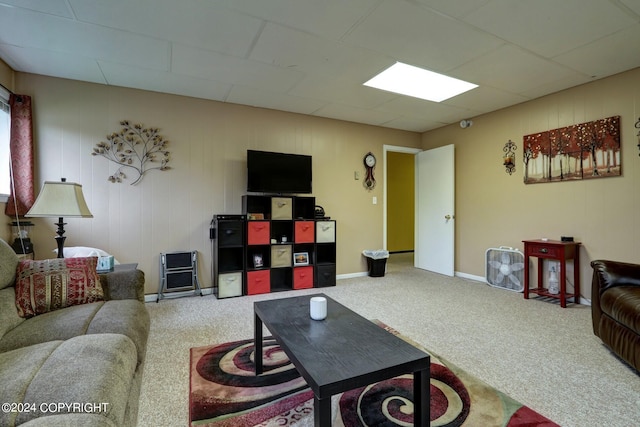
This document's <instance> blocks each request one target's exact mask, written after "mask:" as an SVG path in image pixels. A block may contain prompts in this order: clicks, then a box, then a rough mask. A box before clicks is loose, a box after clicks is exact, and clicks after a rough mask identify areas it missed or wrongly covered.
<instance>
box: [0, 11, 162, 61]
mask: <svg viewBox="0 0 640 427" xmlns="http://www.w3.org/2000/svg"><path fill="white" fill-rule="evenodd" d="M0 12H2V13H0V28H2V34H1V35H0V42H2V43H5V44H11V45H15V46H21V47H32V48H41V49H47V50H50V51H52V53H54V52H59V53H64V54H73V55H78V56H84V57H86V58H94V59H103V60H108V61H112V62H120V63H124V64H133V65H138V66H142V67H146V68H153V69H165V70H166V69H168V65H169V44H168V43H167V42H162V41H159V40H156V39H153V38H150V37H143V36H138V35H135V34H131V33H128V32H122V31H117V30H112V29H110V28H105V27H101V26H98V25H91V24H84V23H79V22H77V21H72V20H69V19H64V18H59V17H55V16H52V15H43V14H41V13H37V12H31V11H27V10H24V9H18V8H11V7H2V6H0ZM34 28H37V31H33V29H34Z"/></svg>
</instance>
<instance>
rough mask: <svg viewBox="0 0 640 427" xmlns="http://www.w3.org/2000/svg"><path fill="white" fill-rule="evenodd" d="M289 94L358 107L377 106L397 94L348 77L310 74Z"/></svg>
mask: <svg viewBox="0 0 640 427" xmlns="http://www.w3.org/2000/svg"><path fill="white" fill-rule="evenodd" d="M289 94H291V95H295V96H299V97H302V98H314V99H320V100H323V101H326V102H337V103H339V104H344V105H350V106H353V107H356V108H375V107H376V106H378V105H380V104H382V103H384V102H387V101H389V100H390V99H393V98H395V97H396V96H397V95H396V94H392V93H390V92H385V91H382V90H379V89H373V88H370V87H366V86H363V85H362V83H360V82H355V83H354V81H353V79H351V78H348V77H344V76H341V77H336V78H324V77H323V76H308V77H306V78H305V79H303V80H302V81H301V82H300V83H299V84H298V85H296V87H295V88H293V89H291V90H290V91H289Z"/></svg>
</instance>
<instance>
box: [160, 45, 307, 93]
mask: <svg viewBox="0 0 640 427" xmlns="http://www.w3.org/2000/svg"><path fill="white" fill-rule="evenodd" d="M171 70H172V72H174V73H177V74H182V75H186V76H192V77H198V78H203V79H208V80H213V81H217V82H221V83H227V84H238V85H243V86H249V87H255V88H270V89H271V90H275V91H283V92H286V91H287V90H289V89H290V88H291V87H292V86H293V85H295V84H296V82H298V81H299V80H300V79H301V78H302V75H303V74H302V73H300V72H298V71H295V70H290V69H285V68H278V67H276V66H272V65H268V64H264V63H261V62H258V61H251V60H248V59H243V58H238V57H235V56H230V55H222V54H220V53H217V52H211V51H207V50H203V49H197V48H192V47H190V46H183V45H177V44H176V45H174V46H173V50H172V65H171Z"/></svg>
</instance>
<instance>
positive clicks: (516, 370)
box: [138, 255, 640, 427]
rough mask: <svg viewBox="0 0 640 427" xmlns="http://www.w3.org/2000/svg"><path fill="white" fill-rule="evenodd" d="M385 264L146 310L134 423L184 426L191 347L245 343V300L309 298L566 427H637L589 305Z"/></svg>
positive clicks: (637, 403) (638, 406)
mask: <svg viewBox="0 0 640 427" xmlns="http://www.w3.org/2000/svg"><path fill="white" fill-rule="evenodd" d="M395 258H396V257H395V256H394V255H392V256H391V258H390V260H389V262H388V269H387V273H386V274H385V276H384V277H379V278H372V277H357V278H353V279H345V280H339V281H338V285H337V286H335V287H331V288H323V289H313V290H303V291H294V292H286V293H276V294H268V295H257V296H251V297H240V298H230V299H223V300H216V299H215V297H213V296H211V295H209V296H204V297H190V298H180V299H166V300H163V301H161V302H160V303H159V304H156V303H150V304H148V308H149V312H150V314H151V319H152V321H151V335H150V338H149V344H148V353H147V359H146V366H145V373H144V377H143V383H142V392H141V399H140V412H139V418H138V419H139V425H140V426H185V425H188V422H189V407H188V401H189V349H190V348H191V347H199V346H205V345H209V344H212V343H222V342H228V341H234V340H242V339H246V338H250V337H251V336H252V334H253V302H254V301H259V300H263V299H271V298H281V297H284V296H289V295H299V294H300V293H315V292H318V291H320V292H324V293H326V294H327V295H329V296H331V297H332V298H334V299H336V300H338V301H339V302H341V303H342V304H344V305H346V306H348V307H350V308H351V309H353V310H355V311H356V312H358V313H359V314H361V315H362V316H364V317H367V318H371V319H374V318H377V319H380V320H381V321H382V322H384V323H386V324H388V325H392V326H393V327H394V328H396V329H398V330H400V331H402V333H403V334H404V335H405V336H407V337H409V338H411V339H413V340H414V341H416V342H417V343H419V344H420V345H422V346H424V347H426V348H428V349H430V350H432V351H434V352H435V353H436V354H438V355H440V356H442V357H444V358H445V359H447V360H448V361H450V362H451V363H453V364H455V365H456V366H458V367H460V368H461V369H463V370H465V371H466V372H468V373H470V374H471V375H474V376H475V377H478V378H479V379H480V380H482V381H484V382H486V383H488V384H490V385H491V386H493V387H495V388H497V389H498V390H501V391H502V392H504V393H506V394H507V395H509V396H510V397H512V398H513V399H515V400H517V401H519V402H522V403H523V404H525V405H527V406H529V407H530V408H531V409H533V410H535V411H537V412H539V413H541V414H542V415H544V416H546V417H548V418H550V419H551V420H553V421H555V422H556V423H558V424H560V425H562V426H564V427H571V426H576V427H584V426H614V427H632V426H638V425H640V377H639V376H638V374H637V373H636V372H635V371H632V370H631V369H630V368H628V367H627V366H626V365H624V364H623V363H622V362H620V361H619V360H618V359H616V358H615V356H613V355H612V354H611V353H610V352H609V351H608V350H607V349H606V348H605V347H603V346H602V344H601V342H600V341H599V339H598V338H597V337H595V336H594V335H593V333H592V331H591V311H590V307H588V306H581V305H579V306H573V305H570V306H568V307H567V308H566V309H562V308H560V307H559V306H558V305H556V304H551V303H548V302H543V301H536V300H524V298H523V297H522V294H518V293H513V292H509V291H504V290H500V289H496V288H492V287H490V286H487V285H486V284H483V283H480V282H475V281H471V280H465V279H461V278H457V277H454V278H450V277H444V276H441V275H437V274H433V273H429V272H425V271H422V270H417V269H414V268H412V267H411V263H410V261H409V259H408V257H407V256H402V257H397V258H400V259H395ZM583 280H586V279H585V278H583Z"/></svg>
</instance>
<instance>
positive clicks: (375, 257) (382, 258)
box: [362, 249, 389, 277]
mask: <svg viewBox="0 0 640 427" xmlns="http://www.w3.org/2000/svg"><path fill="white" fill-rule="evenodd" d="M362 254H363V255H364V256H365V257H366V258H367V268H368V270H369V276H371V277H384V272H385V271H386V269H387V258H389V251H385V250H383V249H380V250H377V251H371V250H367V251H362Z"/></svg>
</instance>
